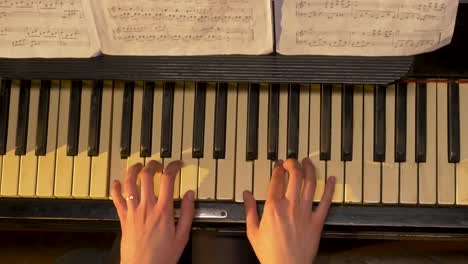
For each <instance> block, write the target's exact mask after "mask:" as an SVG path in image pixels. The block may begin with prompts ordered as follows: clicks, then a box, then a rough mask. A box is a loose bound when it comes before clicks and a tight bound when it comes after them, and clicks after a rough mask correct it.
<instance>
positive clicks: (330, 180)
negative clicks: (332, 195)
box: [328, 176, 336, 184]
mask: <svg viewBox="0 0 468 264" xmlns="http://www.w3.org/2000/svg"><path fill="white" fill-rule="evenodd" d="M328 181H329V182H330V183H331V184H334V183H335V181H336V178H335V176H330V177H329V178H328Z"/></svg>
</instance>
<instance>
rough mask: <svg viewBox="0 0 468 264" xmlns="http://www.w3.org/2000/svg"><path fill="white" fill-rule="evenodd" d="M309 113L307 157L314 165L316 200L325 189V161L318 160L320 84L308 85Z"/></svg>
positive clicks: (318, 199)
mask: <svg viewBox="0 0 468 264" xmlns="http://www.w3.org/2000/svg"><path fill="white" fill-rule="evenodd" d="M309 114H310V120H309V158H310V159H311V160H312V162H313V163H314V166H315V178H316V179H317V185H316V187H315V195H314V201H316V202H318V201H320V199H321V198H322V194H323V191H324V189H325V162H324V161H321V160H320V84H312V85H311V86H310V113H309ZM280 124H281V123H280Z"/></svg>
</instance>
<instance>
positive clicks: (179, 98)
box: [164, 82, 185, 199]
mask: <svg viewBox="0 0 468 264" xmlns="http://www.w3.org/2000/svg"><path fill="white" fill-rule="evenodd" d="M183 105H184V83H183V82H176V85H175V89H174V114H173V117H172V118H173V119H172V157H171V158H166V159H164V166H167V165H168V164H169V163H170V162H171V161H175V160H180V159H181V158H182V151H181V150H182V121H183V117H184V116H183V112H182V111H181V110H180V109H183ZM184 129H185V128H184ZM182 195H183V194H182ZM179 197H180V172H179V173H177V176H176V179H175V182H174V199H178V198H179Z"/></svg>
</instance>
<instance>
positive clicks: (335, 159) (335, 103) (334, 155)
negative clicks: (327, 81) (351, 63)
mask: <svg viewBox="0 0 468 264" xmlns="http://www.w3.org/2000/svg"><path fill="white" fill-rule="evenodd" d="M331 118H332V125H331V126H332V128H331V159H330V160H329V161H327V165H326V166H327V177H330V176H335V178H336V184H335V192H334V193H333V202H335V203H341V202H343V193H344V184H343V183H344V175H343V174H344V162H342V161H341V86H339V85H333V88H332V116H331Z"/></svg>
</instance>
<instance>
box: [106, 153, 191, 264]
mask: <svg viewBox="0 0 468 264" xmlns="http://www.w3.org/2000/svg"><path fill="white" fill-rule="evenodd" d="M181 166H182V162H180V161H177V162H172V163H170V164H169V165H168V166H167V167H166V169H165V170H164V172H163V166H162V165H161V163H159V162H157V161H150V162H148V163H147V165H146V167H144V168H143V165H141V164H135V165H133V166H132V167H130V168H129V169H128V171H127V175H126V176H125V183H124V188H125V193H126V195H127V196H126V199H124V197H123V196H122V193H121V185H120V182H119V181H115V182H114V183H113V185H112V200H113V201H114V205H115V207H116V208H117V213H118V215H119V219H120V225H121V228H122V241H121V244H120V259H121V262H120V263H121V264H130V263H131V264H133V263H138V264H140V263H141V264H149V263H158V264H159V263H164V264H166V263H177V261H178V260H179V258H180V256H181V255H182V252H183V250H184V248H185V245H186V244H187V241H188V239H189V235H190V227H191V225H192V219H193V214H194V210H195V209H194V193H193V192H192V191H189V192H187V193H186V194H185V195H184V198H183V199H182V205H181V215H180V218H179V223H178V224H177V227H176V226H175V224H174V205H173V193H174V181H175V177H176V175H177V172H178V171H179V170H180V168H181ZM161 173H162V176H161ZM155 174H158V176H161V187H160V191H159V197H158V198H156V197H155V194H154V181H153V177H154V175H155ZM137 177H139V178H140V182H141V195H140V194H139V193H140V192H139V191H138V189H137V185H136V182H137Z"/></svg>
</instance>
